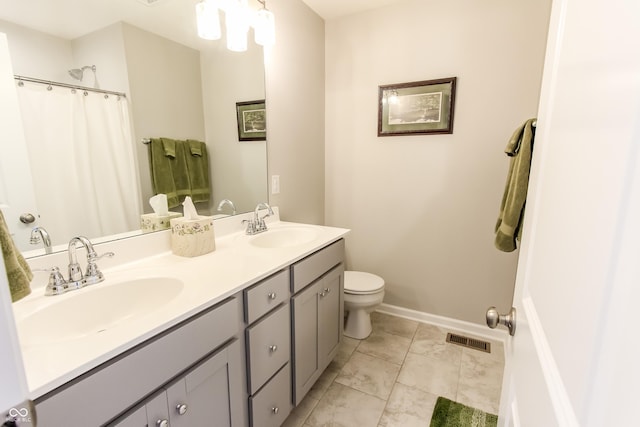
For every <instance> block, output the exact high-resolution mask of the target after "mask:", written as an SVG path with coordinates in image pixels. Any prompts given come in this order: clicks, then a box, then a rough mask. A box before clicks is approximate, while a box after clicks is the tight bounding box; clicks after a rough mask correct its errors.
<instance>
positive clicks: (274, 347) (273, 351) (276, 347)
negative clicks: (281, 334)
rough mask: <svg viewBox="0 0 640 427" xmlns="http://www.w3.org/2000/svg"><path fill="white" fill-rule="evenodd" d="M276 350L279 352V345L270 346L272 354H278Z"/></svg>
mask: <svg viewBox="0 0 640 427" xmlns="http://www.w3.org/2000/svg"><path fill="white" fill-rule="evenodd" d="M276 350H278V346H277V345H270V346H269V351H270V352H271V353H275V352H276Z"/></svg>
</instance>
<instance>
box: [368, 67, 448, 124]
mask: <svg viewBox="0 0 640 427" xmlns="http://www.w3.org/2000/svg"><path fill="white" fill-rule="evenodd" d="M455 95H456V77H448V78H444V79H435V80H423V81H419V82H409V83H398V84H391V85H384V86H378V136H398V135H428V134H447V133H453V113H454V106H455Z"/></svg>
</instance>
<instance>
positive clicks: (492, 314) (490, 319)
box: [487, 307, 516, 336]
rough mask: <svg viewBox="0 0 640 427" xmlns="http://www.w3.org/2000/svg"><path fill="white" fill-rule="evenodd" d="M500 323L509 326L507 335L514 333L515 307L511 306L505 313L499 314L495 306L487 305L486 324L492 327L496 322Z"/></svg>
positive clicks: (496, 324)
mask: <svg viewBox="0 0 640 427" xmlns="http://www.w3.org/2000/svg"><path fill="white" fill-rule="evenodd" d="M499 323H500V324H502V325H504V326H506V327H507V328H509V335H511V336H513V335H515V333H516V309H515V307H511V310H509V312H508V313H507V314H500V313H498V310H496V308H495V307H489V309H488V310H487V326H488V327H490V328H491V329H494V328H495V327H496V326H498V324H499Z"/></svg>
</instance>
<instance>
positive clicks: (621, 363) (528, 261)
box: [499, 0, 640, 427]
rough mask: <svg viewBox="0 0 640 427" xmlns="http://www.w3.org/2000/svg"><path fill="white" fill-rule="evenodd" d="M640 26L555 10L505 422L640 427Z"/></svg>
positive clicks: (585, 5)
mask: <svg viewBox="0 0 640 427" xmlns="http://www.w3.org/2000/svg"><path fill="white" fill-rule="evenodd" d="M639 22H640V3H638V2H635V1H628V0H587V1H584V0H554V3H553V8H552V14H551V22H550V30H549V39H548V42H547V43H548V46H547V55H546V59H545V70H544V76H543V82H542V91H541V100H540V107H539V114H538V128H537V134H536V141H535V149H534V158H533V163H532V172H531V176H530V188H529V194H528V197H527V210H526V217H525V224H524V233H523V242H522V246H521V249H520V259H519V264H518V274H517V278H516V288H515V292H514V306H515V307H516V309H517V321H516V333H515V336H513V337H512V338H509V340H508V343H507V346H506V348H507V366H506V370H505V380H504V383H503V393H502V400H501V408H500V414H499V415H500V417H499V420H500V424H501V425H516V426H517V425H522V426H536V427H537V426H545V427H549V426H555V425H558V426H627V425H638V424H637V423H638V417H637V415H636V414H637V407H638V401H639V400H640V399H639V393H638V391H637V390H638V386H637V384H638V383H639V382H640V367H639V366H638V360H640V357H639V356H640V344H639V343H638V340H637V338H636V337H637V336H638V331H637V328H638V325H639V324H640V322H638V316H637V309H636V307H635V306H636V305H637V304H638V301H640V267H639V265H640V24H638V23H639ZM508 309H509V307H502V308H501V311H508Z"/></svg>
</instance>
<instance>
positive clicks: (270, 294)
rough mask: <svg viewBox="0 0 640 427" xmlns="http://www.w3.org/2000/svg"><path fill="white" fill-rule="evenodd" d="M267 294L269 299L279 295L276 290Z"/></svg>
mask: <svg viewBox="0 0 640 427" xmlns="http://www.w3.org/2000/svg"><path fill="white" fill-rule="evenodd" d="M267 296H268V297H269V299H276V297H277V296H278V295H277V294H276V293H275V292H269V295H267Z"/></svg>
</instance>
